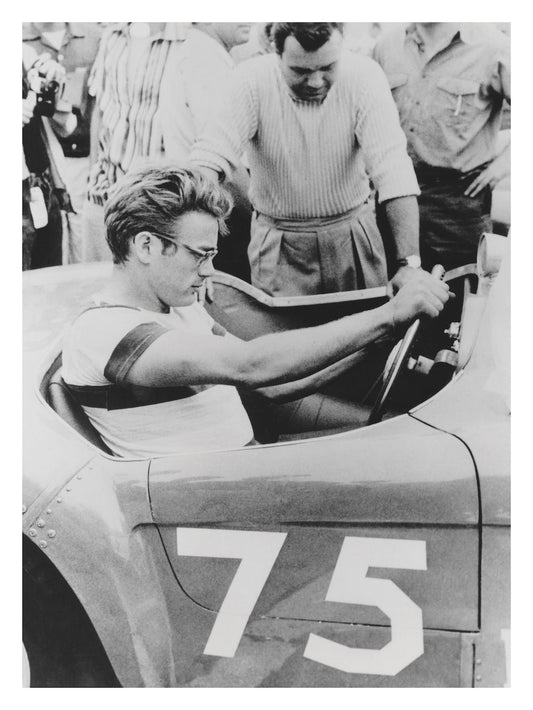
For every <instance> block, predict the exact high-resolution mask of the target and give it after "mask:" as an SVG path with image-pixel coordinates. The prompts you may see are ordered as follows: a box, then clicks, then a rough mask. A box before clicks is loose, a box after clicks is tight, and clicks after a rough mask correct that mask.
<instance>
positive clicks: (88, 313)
mask: <svg viewBox="0 0 533 710" xmlns="http://www.w3.org/2000/svg"><path fill="white" fill-rule="evenodd" d="M154 320H155V319H154ZM141 322H146V312H143V311H142V310H141V309H140V308H134V307H132V306H121V305H112V304H90V305H88V306H87V308H85V309H84V310H83V311H81V312H80V313H79V314H78V315H77V316H76V317H75V318H74V319H73V321H72V322H71V329H72V330H74V331H77V332H79V333H80V335H81V336H83V333H84V332H85V331H91V330H92V329H93V328H99V329H102V328H106V329H107V328H113V326H114V325H116V324H119V323H120V324H121V325H122V324H124V323H127V324H131V326H132V327H134V326H135V325H136V324H137V323H141Z"/></svg>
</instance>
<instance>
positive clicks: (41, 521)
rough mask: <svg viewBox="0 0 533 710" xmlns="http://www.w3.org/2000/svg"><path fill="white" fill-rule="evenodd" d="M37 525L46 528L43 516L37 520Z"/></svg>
mask: <svg viewBox="0 0 533 710" xmlns="http://www.w3.org/2000/svg"><path fill="white" fill-rule="evenodd" d="M37 527H38V528H44V520H43V519H42V518H39V520H38V521H37Z"/></svg>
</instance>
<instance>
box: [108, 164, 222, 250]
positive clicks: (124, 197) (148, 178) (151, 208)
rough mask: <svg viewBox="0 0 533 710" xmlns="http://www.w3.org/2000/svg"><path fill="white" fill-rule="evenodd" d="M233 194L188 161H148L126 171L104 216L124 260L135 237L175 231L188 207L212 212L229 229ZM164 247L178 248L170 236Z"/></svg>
mask: <svg viewBox="0 0 533 710" xmlns="http://www.w3.org/2000/svg"><path fill="white" fill-rule="evenodd" d="M232 206H233V205H232V201H231V197H230V195H229V194H228V192H227V191H226V190H225V189H224V188H223V187H221V186H220V185H219V184H218V183H216V182H214V181H213V180H210V179H209V178H207V177H206V176H205V175H203V174H202V173H201V172H199V171H198V170H195V169H192V168H188V167H179V168H178V167H176V166H162V165H160V164H159V165H144V166H142V167H139V168H137V169H134V170H131V171H130V172H128V173H126V175H124V177H122V178H121V179H120V180H119V181H118V182H117V183H116V184H115V185H114V187H113V188H112V192H111V195H110V197H109V200H108V201H107V204H106V207H105V211H104V219H105V226H106V239H107V243H108V244H109V248H110V249H111V252H112V254H113V262H114V263H115V264H123V263H124V262H125V261H127V259H128V256H129V253H130V242H131V240H132V239H133V237H135V235H136V234H139V232H144V231H146V232H151V231H154V232H157V233H160V234H168V235H172V234H174V231H173V230H174V229H175V225H176V220H177V218H178V217H179V216H180V215H182V214H185V213H186V212H206V213H207V214H210V215H213V217H215V218H216V219H217V221H218V229H219V234H221V235H224V234H226V233H227V227H226V223H225V221H224V220H225V219H226V218H227V217H228V216H229V214H230V212H231V208H232ZM164 250H165V252H166V251H170V250H173V251H175V250H176V246H175V245H173V244H171V243H170V242H166V241H165V242H164Z"/></svg>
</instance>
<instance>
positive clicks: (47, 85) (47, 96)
mask: <svg viewBox="0 0 533 710" xmlns="http://www.w3.org/2000/svg"><path fill="white" fill-rule="evenodd" d="M31 88H32V89H33V91H35V94H36V103H35V109H34V113H35V114H36V115H38V116H53V115H54V113H55V110H56V105H57V99H58V96H59V83H58V82H57V81H46V80H45V79H43V78H42V77H37V78H36V79H35V80H34V81H33V82H32V86H31Z"/></svg>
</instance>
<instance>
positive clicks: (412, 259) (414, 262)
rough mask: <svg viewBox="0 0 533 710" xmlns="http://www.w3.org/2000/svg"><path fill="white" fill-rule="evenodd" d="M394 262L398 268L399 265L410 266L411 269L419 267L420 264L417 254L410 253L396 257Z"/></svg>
mask: <svg viewBox="0 0 533 710" xmlns="http://www.w3.org/2000/svg"><path fill="white" fill-rule="evenodd" d="M396 264H397V266H398V268H400V266H410V267H411V268H412V269H419V268H420V267H421V266H422V262H421V260H420V257H419V256H418V254H410V255H409V256H404V257H403V258H402V259H397V260H396Z"/></svg>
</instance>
